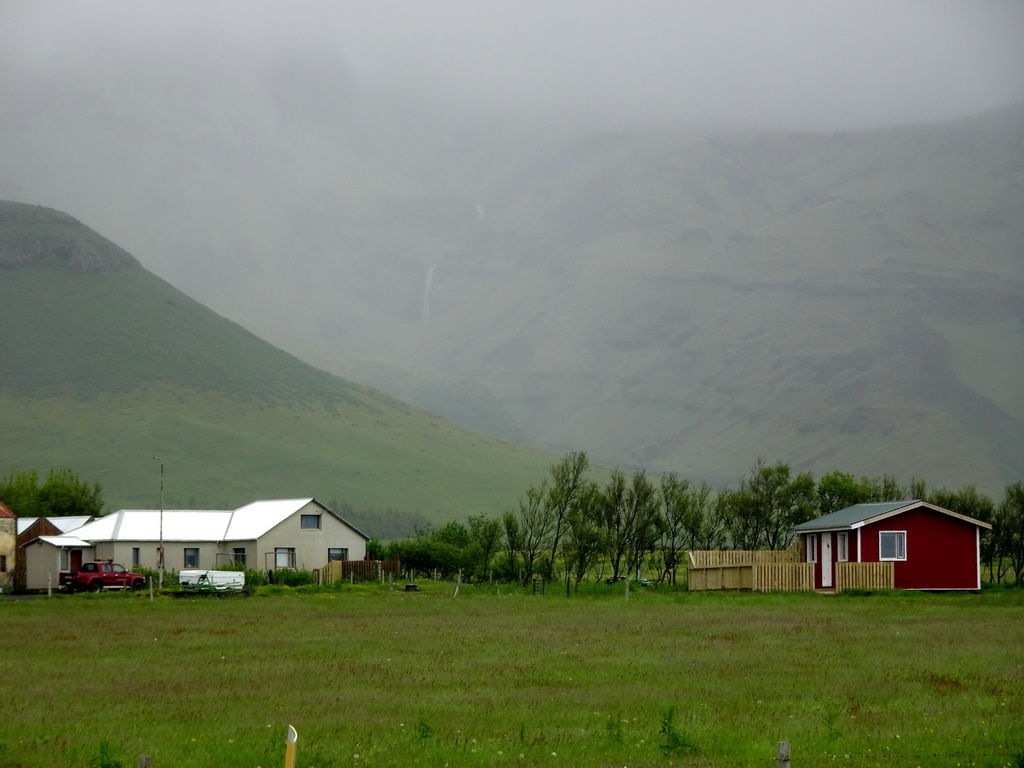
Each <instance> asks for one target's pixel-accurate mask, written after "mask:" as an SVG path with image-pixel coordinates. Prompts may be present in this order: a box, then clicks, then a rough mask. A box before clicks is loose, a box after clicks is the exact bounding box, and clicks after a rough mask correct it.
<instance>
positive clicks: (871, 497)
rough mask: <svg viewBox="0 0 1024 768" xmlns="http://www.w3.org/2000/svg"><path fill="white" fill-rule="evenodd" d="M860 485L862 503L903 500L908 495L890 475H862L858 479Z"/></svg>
mask: <svg viewBox="0 0 1024 768" xmlns="http://www.w3.org/2000/svg"><path fill="white" fill-rule="evenodd" d="M860 486H861V488H863V489H864V494H865V496H864V498H863V499H862V500H861V503H862V504H870V503H875V502H882V501H904V500H905V499H907V498H909V497H910V492H909V491H908V490H907V489H906V488H904V487H903V486H902V485H900V484H899V482H898V481H897V480H896V478H895V477H892V476H891V475H882V476H881V477H862V478H861V479H860ZM918 498H920V497H918Z"/></svg>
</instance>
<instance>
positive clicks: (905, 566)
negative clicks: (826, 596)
mask: <svg viewBox="0 0 1024 768" xmlns="http://www.w3.org/2000/svg"><path fill="white" fill-rule="evenodd" d="M991 528H992V526H991V525H989V524H988V523H985V522H982V521H981V520H975V519H974V518H971V517H967V516H965V515H960V514H957V513H956V512H952V511H950V510H948V509H943V508H942V507H937V506H935V505H934V504H929V503H928V502H926V501H888V502H883V503H880V504H856V505H854V506H852V507H847V508H846V509H840V510H839V511H837V512H833V513H831V514H828V515H825V516H824V517H819V518H818V519H817V520H811V521H809V522H806V523H801V524H800V525H798V526H796V527H795V528H794V529H793V531H794V532H795V533H796V534H797V535H798V536H800V538H801V540H802V541H801V544H802V545H803V551H804V554H805V559H806V560H807V562H809V563H814V586H815V588H816V589H832V588H834V587H835V567H836V563H842V562H851V563H878V562H891V563H892V564H893V582H894V586H895V587H896V588H897V589H980V588H981V532H982V529H991Z"/></svg>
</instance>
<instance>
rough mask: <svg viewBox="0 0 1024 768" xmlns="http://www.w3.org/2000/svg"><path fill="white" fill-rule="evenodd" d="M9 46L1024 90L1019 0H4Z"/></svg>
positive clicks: (823, 94)
mask: <svg viewBox="0 0 1024 768" xmlns="http://www.w3.org/2000/svg"><path fill="white" fill-rule="evenodd" d="M0 44H2V45H3V47H4V49H5V50H6V51H7V55H6V57H5V58H4V66H5V67H7V68H10V67H14V69H15V70H17V69H18V68H19V67H26V68H27V69H26V71H29V70H32V69H35V70H38V69H39V68H43V69H50V68H52V67H54V66H57V65H59V64H61V63H69V64H70V65H71V66H74V65H75V62H76V61H78V60H80V55H81V52H82V51H83V50H86V49H92V50H99V49H103V48H114V49H116V48H121V47H123V48H124V49H125V50H126V51H130V52H135V53H136V54H137V55H138V56H140V57H145V56H147V55H152V54H153V53H154V52H159V51H162V52H164V53H165V54H166V55H171V56H182V57H194V56H197V55H199V52H200V51H206V52H209V51H214V52H216V55H222V56H224V57H238V58H241V59H248V58H250V57H252V56H258V55H262V53H266V54H267V55H270V54H271V53H273V52H275V51H276V52H279V51H281V50H287V51H324V50H331V51H335V52H338V51H340V52H341V53H342V55H343V56H344V59H345V61H346V62H347V64H348V66H349V68H350V69H351V71H352V72H353V74H354V75H355V78H356V81H357V82H358V83H359V84H360V85H362V86H365V87H368V88H373V87H380V86H385V85H386V86H388V87H391V88H394V87H404V86H414V87H416V88H417V89H420V90H422V91H424V92H425V93H428V94H436V95H438V96H442V97H444V98H447V99H452V98H454V99H458V100H462V101H465V102H466V103H469V104H472V105H479V106H480V107H481V108H484V107H487V108H491V107H500V106H505V105H510V106H514V107H516V108H520V109H523V108H527V109H529V108H537V109H542V110H544V109H547V108H550V107H571V108H579V107H582V108H586V109H589V110H598V111H601V112H604V113H606V114H608V115H611V116H615V117H618V118H623V119H628V118H629V117H635V116H639V117H643V118H652V117H655V118H670V119H673V120H677V119H679V120H684V121H687V122H699V123H713V124H714V123H720V122H735V121H739V122H746V123H750V122H754V123H760V124H764V123H769V124H774V125H784V126H795V127H809V128H816V129H827V130H832V129H836V128H857V127H866V126H872V125H879V124H891V123H901V122H912V121H919V120H931V119H942V118H947V117H953V116H959V115H963V114H969V113H972V112H976V111H980V110H983V109H986V108H988V107H991V106H997V105H1001V104H1006V103H1011V102H1021V101H1024V2H1020V1H1019V0H960V1H956V2H952V1H950V0H898V1H897V0H881V1H876V0H850V1H847V0H837V1H835V2H828V1H826V0H762V1H760V2H754V1H753V0H747V1H741V0H701V1H699V2H698V1H695V0H359V1H354V0H330V2H302V1H299V2H274V3H270V2H260V1H258V0H236V1H234V2H218V1H217V0H213V1H211V0H194V1H193V0H168V1H167V2H141V1H140V0H119V1H117V2H112V1H110V0H96V1H91V2H79V1H78V0H74V1H71V0H68V1H67V2H41V1H39V0H0ZM14 74H15V73H14V72H12V71H8V72H7V73H6V75H7V76H12V75H14Z"/></svg>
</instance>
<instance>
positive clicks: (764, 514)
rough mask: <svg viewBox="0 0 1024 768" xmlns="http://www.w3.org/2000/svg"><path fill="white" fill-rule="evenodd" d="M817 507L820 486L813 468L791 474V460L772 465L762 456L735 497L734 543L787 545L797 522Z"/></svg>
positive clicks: (743, 546)
mask: <svg viewBox="0 0 1024 768" xmlns="http://www.w3.org/2000/svg"><path fill="white" fill-rule="evenodd" d="M816 510H817V496H816V486H815V484H814V478H813V477H812V476H811V474H810V473H809V472H804V473H802V474H800V475H797V476H796V477H795V478H791V477H790V469H789V465H788V464H784V463H782V462H778V463H776V464H774V465H768V464H767V463H766V462H765V460H764V459H758V460H757V463H755V464H754V466H753V467H752V468H751V470H750V476H749V477H748V478H745V479H744V480H741V481H740V488H739V490H738V491H736V492H735V493H733V494H732V497H731V503H730V518H729V520H730V524H729V532H730V533H731V535H732V538H733V545H734V546H735V547H736V548H737V549H758V548H759V547H761V546H766V547H768V549H773V550H778V549H785V548H786V547H788V546H789V545H790V543H791V542H792V540H793V534H792V528H793V526H794V525H796V524H798V523H802V522H804V521H805V520H810V519H811V518H812V517H813V516H814V514H815V512H816Z"/></svg>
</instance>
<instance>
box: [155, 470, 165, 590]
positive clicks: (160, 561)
mask: <svg viewBox="0 0 1024 768" xmlns="http://www.w3.org/2000/svg"><path fill="white" fill-rule="evenodd" d="M153 458H154V459H156V460H157V461H159V462H160V550H159V555H158V559H157V568H158V569H159V571H160V589H163V588H164V460H163V459H161V458H160V457H159V456H154V457H153Z"/></svg>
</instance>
